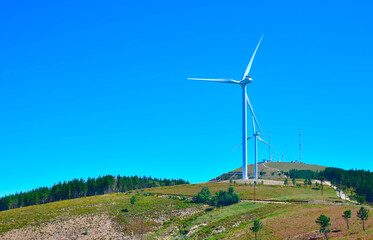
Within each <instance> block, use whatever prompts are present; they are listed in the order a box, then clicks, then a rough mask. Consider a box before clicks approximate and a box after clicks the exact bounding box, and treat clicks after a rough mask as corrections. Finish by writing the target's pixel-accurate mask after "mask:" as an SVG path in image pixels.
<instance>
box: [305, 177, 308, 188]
mask: <svg viewBox="0 0 373 240" xmlns="http://www.w3.org/2000/svg"><path fill="white" fill-rule="evenodd" d="M307 185H308V179H307V178H305V179H304V186H305V187H307Z"/></svg>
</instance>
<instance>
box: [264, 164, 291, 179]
mask: <svg viewBox="0 0 373 240" xmlns="http://www.w3.org/2000/svg"><path fill="white" fill-rule="evenodd" d="M263 166H264V167H265V168H267V169H268V170H275V171H277V173H281V171H280V170H279V169H277V168H270V167H267V166H266V165H265V164H264V163H263ZM285 178H287V176H286V175H285Z"/></svg>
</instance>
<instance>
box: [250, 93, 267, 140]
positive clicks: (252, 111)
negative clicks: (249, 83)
mask: <svg viewBox="0 0 373 240" xmlns="http://www.w3.org/2000/svg"><path fill="white" fill-rule="evenodd" d="M246 101H247V104H248V105H249V109H250V111H251V114H252V115H253V119H254V120H255V123H256V125H257V126H258V128H259V131H260V134H262V135H263V133H262V129H261V128H260V126H259V123H258V120H257V119H256V117H255V113H254V110H253V107H252V106H251V103H250V100H249V97H248V96H247V94H246Z"/></svg>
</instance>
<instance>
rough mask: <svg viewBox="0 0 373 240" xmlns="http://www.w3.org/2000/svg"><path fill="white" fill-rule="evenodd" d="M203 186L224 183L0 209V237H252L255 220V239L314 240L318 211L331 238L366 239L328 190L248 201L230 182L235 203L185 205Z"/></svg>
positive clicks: (268, 191) (249, 195)
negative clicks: (259, 223)
mask: <svg viewBox="0 0 373 240" xmlns="http://www.w3.org/2000/svg"><path fill="white" fill-rule="evenodd" d="M202 186H208V187H209V188H210V189H211V192H212V193H214V192H217V191H220V190H227V188H228V187H229V186H231V185H230V184H229V183H207V184H187V185H178V186H167V187H156V188H150V189H142V190H138V191H137V190H136V191H131V192H127V193H113V194H106V195H100V196H91V197H83V198H79V199H72V200H64V201H58V202H53V203H48V204H43V205H36V206H29V207H23V208H18V209H11V210H7V211H2V212H0V234H1V237H0V239H48V238H50V239H56V238H57V239H110V238H112V239H123V238H124V239H130V238H131V239H133V238H137V239H139V238H141V236H142V237H143V238H144V239H180V238H181V237H183V238H189V239H205V238H209V239H222V238H224V239H253V237H254V235H253V233H252V232H251V231H250V230H249V227H251V226H252V222H253V221H254V220H255V219H260V220H261V221H262V222H263V225H264V228H263V229H262V230H261V232H259V239H283V238H291V239H311V238H314V239H318V238H320V239H321V237H322V235H321V234H320V233H319V232H318V226H317V225H316V224H315V220H316V218H317V217H318V216H319V215H320V214H325V215H327V216H328V217H330V218H331V224H332V225H331V230H332V232H331V233H330V234H329V236H330V238H331V239H358V238H361V239H369V236H371V235H372V234H373V227H371V225H372V220H371V219H368V221H367V222H366V223H365V225H366V231H365V232H363V231H362V228H361V227H362V224H361V221H359V219H357V217H356V211H357V210H358V208H359V206H349V205H341V204H342V203H343V202H344V201H343V200H340V199H338V198H337V195H336V192H335V191H333V189H331V188H328V187H325V189H324V195H321V191H320V190H316V189H312V188H309V187H308V188H305V187H300V188H299V187H292V186H287V187H281V186H267V185H258V186H257V187H256V198H257V199H259V200H273V201H277V202H272V203H270V202H267V201H260V202H256V203H254V202H253V201H252V199H253V189H254V186H252V185H245V184H232V186H233V187H234V189H235V191H236V192H237V193H238V194H239V195H240V198H241V199H242V200H241V202H240V203H237V204H233V205H230V206H226V207H222V208H216V207H211V206H208V205H204V204H196V203H192V202H190V201H189V200H188V199H189V197H188V196H193V195H195V194H197V193H198V192H199V191H200V190H201V189H202ZM133 197H135V198H136V201H135V202H134V204H131V201H130V199H131V198H133ZM284 200H287V202H283V201H284ZM294 201H303V203H301V204H300V203H294ZM336 201H338V202H339V203H336ZM348 209H351V210H352V213H353V214H352V218H351V219H350V229H349V230H347V229H346V225H345V221H344V219H343V218H342V217H341V215H342V214H343V212H344V211H346V210H348Z"/></svg>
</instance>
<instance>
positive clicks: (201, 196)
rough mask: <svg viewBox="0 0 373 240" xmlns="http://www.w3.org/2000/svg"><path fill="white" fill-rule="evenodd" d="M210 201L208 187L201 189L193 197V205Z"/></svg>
mask: <svg viewBox="0 0 373 240" xmlns="http://www.w3.org/2000/svg"><path fill="white" fill-rule="evenodd" d="M210 200H211V191H210V188H209V187H202V190H201V191H200V192H199V193H198V194H197V196H194V197H193V202H195V203H209V202H210Z"/></svg>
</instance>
